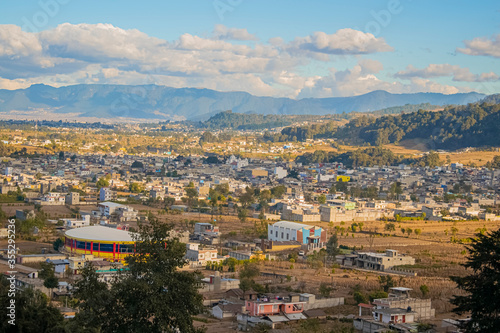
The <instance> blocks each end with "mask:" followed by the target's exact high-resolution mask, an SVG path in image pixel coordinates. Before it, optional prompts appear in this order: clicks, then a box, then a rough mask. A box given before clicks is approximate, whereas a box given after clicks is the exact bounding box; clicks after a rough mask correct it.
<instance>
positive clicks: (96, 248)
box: [92, 243, 99, 251]
mask: <svg viewBox="0 0 500 333" xmlns="http://www.w3.org/2000/svg"><path fill="white" fill-rule="evenodd" d="M92 250H94V251H99V243H94V245H93V247H92Z"/></svg>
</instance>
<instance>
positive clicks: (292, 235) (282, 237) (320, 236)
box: [267, 221, 327, 246]
mask: <svg viewBox="0 0 500 333" xmlns="http://www.w3.org/2000/svg"><path fill="white" fill-rule="evenodd" d="M267 239H268V240H271V241H278V242H281V241H298V242H300V243H301V244H303V245H309V244H314V245H318V246H320V245H321V244H322V243H325V242H326V241H327V239H326V230H323V228H321V227H317V226H311V225H307V224H302V223H296V222H289V221H279V222H276V223H274V224H272V225H269V227H268V234H267Z"/></svg>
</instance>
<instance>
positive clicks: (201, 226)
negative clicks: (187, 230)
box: [194, 223, 219, 237]
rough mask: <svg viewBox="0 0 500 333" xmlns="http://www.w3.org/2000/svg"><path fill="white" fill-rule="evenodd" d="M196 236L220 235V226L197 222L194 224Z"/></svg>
mask: <svg viewBox="0 0 500 333" xmlns="http://www.w3.org/2000/svg"><path fill="white" fill-rule="evenodd" d="M194 235H195V236H207V237H218V236H219V227H218V226H215V225H213V224H211V223H196V224H195V225H194Z"/></svg>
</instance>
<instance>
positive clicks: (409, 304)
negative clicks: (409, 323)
mask: <svg viewBox="0 0 500 333" xmlns="http://www.w3.org/2000/svg"><path fill="white" fill-rule="evenodd" d="M410 291H412V289H411V288H404V287H394V288H390V291H389V297H388V298H379V299H375V300H373V304H374V305H375V306H376V308H377V309H379V310H380V309H396V308H399V309H404V310H407V309H408V308H410V309H411V311H414V312H415V313H416V314H415V319H417V320H426V319H431V318H433V317H434V316H435V312H436V311H435V309H433V308H432V307H431V299H430V298H426V299H421V298H413V297H410Z"/></svg>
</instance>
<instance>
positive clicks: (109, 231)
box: [65, 226, 134, 242]
mask: <svg viewBox="0 0 500 333" xmlns="http://www.w3.org/2000/svg"><path fill="white" fill-rule="evenodd" d="M65 235H66V237H70V238H78V239H91V240H95V241H104V242H134V239H133V238H132V235H133V233H131V232H128V231H124V230H119V229H113V228H108V227H103V226H91V227H84V228H78V229H72V230H68V231H66V233H65Z"/></svg>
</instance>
